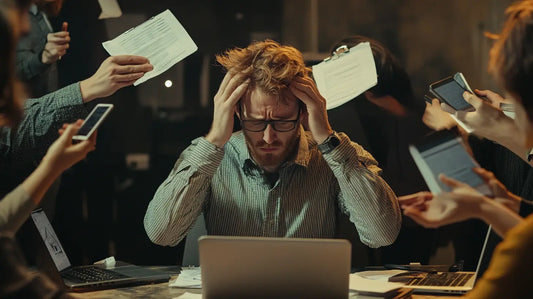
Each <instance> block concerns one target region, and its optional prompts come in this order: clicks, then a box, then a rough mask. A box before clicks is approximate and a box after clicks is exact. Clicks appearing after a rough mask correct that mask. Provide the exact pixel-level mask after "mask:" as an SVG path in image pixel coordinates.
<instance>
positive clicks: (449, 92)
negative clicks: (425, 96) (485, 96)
mask: <svg viewBox="0 0 533 299" xmlns="http://www.w3.org/2000/svg"><path fill="white" fill-rule="evenodd" d="M429 91H430V92H431V93H432V94H433V95H434V96H435V97H437V98H438V99H439V100H440V101H441V102H444V103H446V104H448V105H450V106H451V107H452V108H453V109H455V110H457V111H471V110H474V107H472V105H470V104H469V103H468V102H467V101H465V99H464V98H463V93H464V92H465V91H468V92H470V91H469V90H467V89H466V88H465V87H463V86H462V85H461V84H459V82H457V80H456V79H455V78H454V77H447V78H444V79H442V80H440V81H437V82H435V83H432V84H431V85H429Z"/></svg>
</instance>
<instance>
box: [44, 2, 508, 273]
mask: <svg viewBox="0 0 533 299" xmlns="http://www.w3.org/2000/svg"><path fill="white" fill-rule="evenodd" d="M509 3H511V0H504V1H498V0H476V1H474V0H469V1H462V0H450V1H437V0H401V1H399V0H378V1H375V0H357V1H356V0H353V1H341V0H327V1H326V0H286V1H282V0H271V1H243V0H196V1H176V0H152V1H127V0H121V1H119V4H120V6H121V8H122V11H123V16H122V17H120V18H118V19H109V20H99V19H98V15H99V13H100V9H99V6H98V3H97V1H96V0H67V1H66V2H65V4H64V6H63V9H62V12H61V14H60V15H59V16H58V17H57V18H52V23H53V25H54V27H55V28H59V27H58V26H59V24H60V22H62V21H68V22H69V31H70V33H71V38H72V42H71V44H70V46H71V47H70V49H69V51H68V54H67V55H66V56H65V57H64V58H63V59H62V60H61V61H60V63H59V74H60V82H61V84H62V86H64V85H66V84H69V83H72V82H76V81H79V80H82V79H84V78H87V77H88V76H90V75H91V74H93V73H94V72H95V71H96V69H97V67H98V66H99V65H100V63H101V61H103V60H104V59H105V58H106V57H107V56H108V55H107V54H106V52H105V51H104V49H103V47H102V46H101V42H103V41H106V40H108V39H111V38H114V37H115V36H117V35H118V34H120V33H121V32H123V31H124V30H126V29H129V28H130V27H132V26H135V25H136V24H139V23H141V22H143V21H145V20H146V19H147V18H149V17H151V16H153V15H156V14H158V13H160V12H162V11H163V10H165V9H167V8H168V9H170V10H171V11H172V12H173V13H174V15H175V16H176V17H177V19H178V20H179V21H180V22H181V24H182V25H183V26H184V27H185V29H186V30H187V31H188V32H189V34H190V35H191V37H192V39H193V40H194V41H195V42H196V44H197V45H198V51H197V52H196V53H194V54H192V55H191V56H189V57H187V58H186V59H185V60H184V61H182V62H180V63H178V64H177V65H175V66H174V67H172V68H171V69H170V70H168V71H167V72H165V73H164V74H162V75H160V76H159V77H157V78H154V79H151V80H149V81H148V82H146V83H144V84H142V85H140V86H138V87H128V88H124V89H122V90H119V91H118V92H117V93H116V94H115V95H113V96H112V97H110V98H106V99H103V100H100V101H103V102H113V103H114V104H115V109H114V111H113V112H112V113H111V115H110V116H109V118H108V120H106V122H105V124H104V125H103V126H102V128H101V129H100V130H99V136H98V144H97V150H96V151H95V152H93V153H91V154H90V155H89V156H88V158H87V159H86V160H85V161H84V162H82V163H80V164H78V165H76V166H75V167H73V168H72V169H70V170H69V171H67V172H66V173H65V175H64V176H63V180H62V186H61V189H60V194H59V197H58V202H57V207H56V215H55V217H54V219H53V223H54V226H55V228H56V230H57V231H58V233H59V234H60V239H61V240H62V241H63V243H64V244H63V245H64V247H65V248H66V250H67V252H68V253H69V256H70V257H71V258H72V261H71V262H72V263H73V264H83V263H88V262H94V261H95V260H99V259H102V258H105V257H107V256H110V255H114V256H115V257H116V258H118V259H121V260H125V261H131V262H134V263H137V264H176V263H177V264H179V263H180V262H181V255H182V252H183V245H184V244H180V245H178V246H177V247H175V248H169V247H161V246H157V245H154V244H151V242H150V241H149V240H148V238H147V237H146V234H145V232H144V228H143V225H142V220H143V217H144V212H145V210H146V207H147V205H148V202H149V201H150V200H151V198H152V196H153V194H154V192H155V190H156V188H157V187H158V186H159V184H160V183H161V182H162V181H163V180H164V178H165V177H166V176H167V174H168V173H169V171H170V169H171V168H172V166H173V165H174V162H175V161H176V159H177V158H178V155H179V153H180V152H181V151H182V150H183V149H184V148H185V147H186V146H188V145H189V143H190V141H191V140H192V139H194V138H196V137H198V136H201V135H204V134H206V133H207V131H208V130H209V127H210V124H211V117H212V108H213V107H212V98H213V96H214V94H215V93H216V90H217V89H218V84H219V83H220V81H221V79H222V77H223V73H222V72H221V69H220V68H219V67H218V66H216V64H215V61H214V55H215V54H217V53H220V52H222V51H223V50H225V49H226V48H228V47H233V46H241V47H244V46H246V45H248V44H249V43H250V42H251V41H253V40H262V39H265V38H271V39H274V40H278V41H280V42H282V43H284V44H289V45H292V46H295V47H296V48H298V49H299V50H301V51H302V52H303V53H304V58H305V59H306V60H307V61H308V62H309V64H310V65H311V64H312V63H315V62H316V61H320V60H321V59H323V58H325V57H326V56H328V55H329V53H328V52H329V49H330V47H331V45H332V44H334V43H335V42H336V41H337V40H339V39H341V38H342V37H344V36H346V35H353V34H359V35H366V36H368V37H371V38H374V39H376V40H378V41H381V42H382V43H383V44H385V45H386V46H387V47H388V48H389V49H390V50H391V51H392V52H393V53H394V54H395V55H396V56H397V57H398V58H399V59H400V61H401V62H402V64H403V65H404V66H405V68H406V70H407V72H408V73H409V75H410V76H411V80H412V84H413V87H414V89H415V93H416V95H417V97H419V98H420V101H423V94H424V93H427V86H428V85H429V84H430V83H431V82H433V81H436V80H438V79H441V78H443V77H445V76H448V75H451V74H454V73H455V72H458V71H461V72H463V74H464V75H465V76H466V78H467V79H468V81H469V83H470V85H471V86H472V87H473V88H478V87H479V88H481V89H485V88H488V89H492V90H495V91H500V90H499V88H498V87H497V86H496V85H495V83H494V82H493V80H492V79H491V77H490V75H488V73H487V60H488V51H489V48H490V45H491V42H490V40H488V39H487V38H486V37H485V35H484V32H498V31H499V29H500V26H501V24H502V22H503V18H504V8H505V7H506V6H507V5H508V4H509ZM167 80H171V81H172V83H173V84H172V86H171V87H165V85H164V82H165V81H167ZM438 246H446V244H440V243H439V242H438V241H437V247H438ZM374 253H375V254H379V252H377V253H376V252H374ZM432 254H434V252H432ZM450 254H451V255H453V252H451V253H450ZM374 258H375V256H374ZM413 258H415V257H413ZM449 259H450V260H453V256H449ZM371 261H372V262H379V261H380V259H379V258H375V259H371Z"/></svg>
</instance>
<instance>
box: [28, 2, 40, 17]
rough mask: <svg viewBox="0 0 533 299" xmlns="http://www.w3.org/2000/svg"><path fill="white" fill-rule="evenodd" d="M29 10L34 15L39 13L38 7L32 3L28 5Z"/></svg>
mask: <svg viewBox="0 0 533 299" xmlns="http://www.w3.org/2000/svg"><path fill="white" fill-rule="evenodd" d="M30 12H31V13H32V14H34V15H37V14H38V13H39V9H38V8H37V5H35V4H32V5H31V6H30Z"/></svg>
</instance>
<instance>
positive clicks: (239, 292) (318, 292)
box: [198, 236, 351, 298]
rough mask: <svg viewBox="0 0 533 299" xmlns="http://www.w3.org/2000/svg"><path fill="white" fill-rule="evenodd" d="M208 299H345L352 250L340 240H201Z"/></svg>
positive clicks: (227, 238)
mask: <svg viewBox="0 0 533 299" xmlns="http://www.w3.org/2000/svg"><path fill="white" fill-rule="evenodd" d="M198 246H199V253H200V267H201V272H202V294H203V296H204V298H347V297H348V284H349V275H350V261H351V244H350V243H349V242H348V241H347V240H342V239H300V238H266V237H227V236H202V237H200V238H199V240H198Z"/></svg>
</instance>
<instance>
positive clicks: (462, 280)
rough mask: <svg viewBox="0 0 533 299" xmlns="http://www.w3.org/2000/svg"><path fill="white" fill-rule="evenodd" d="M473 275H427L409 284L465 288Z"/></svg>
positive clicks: (412, 280)
mask: <svg viewBox="0 0 533 299" xmlns="http://www.w3.org/2000/svg"><path fill="white" fill-rule="evenodd" d="M473 275H474V274H473V273H454V272H451V273H450V272H445V273H427V275H425V276H424V277H415V278H413V279H411V280H410V281H408V282H407V285H412V286H457V287H460V286H464V285H465V284H466V283H467V282H468V280H469V279H470V277H472V276H473Z"/></svg>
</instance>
